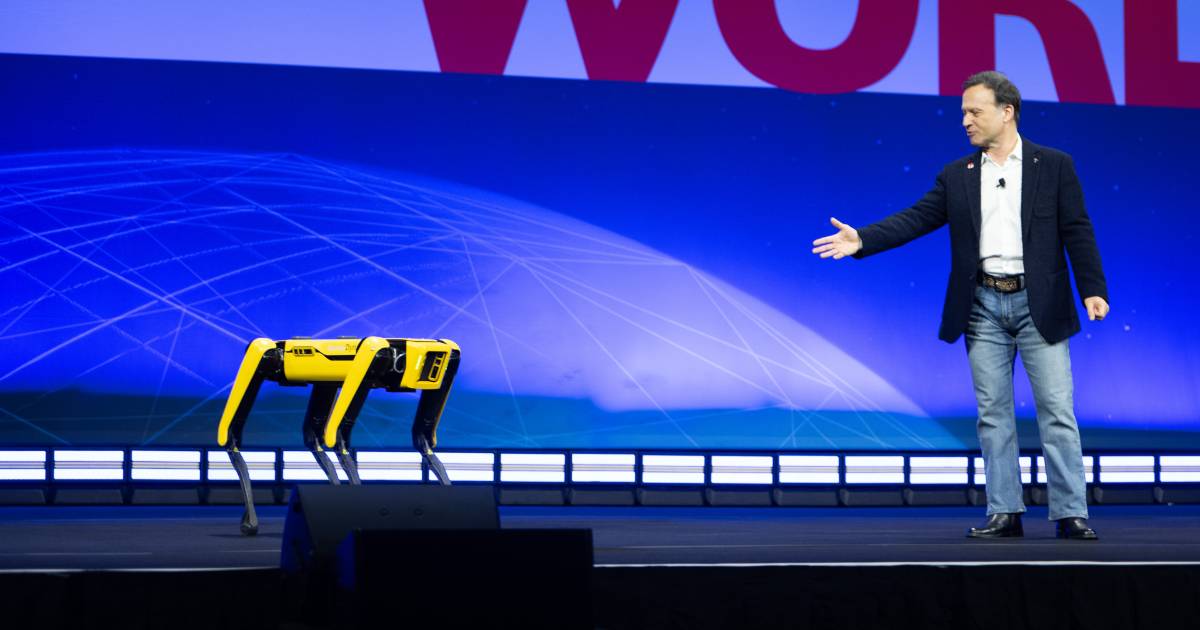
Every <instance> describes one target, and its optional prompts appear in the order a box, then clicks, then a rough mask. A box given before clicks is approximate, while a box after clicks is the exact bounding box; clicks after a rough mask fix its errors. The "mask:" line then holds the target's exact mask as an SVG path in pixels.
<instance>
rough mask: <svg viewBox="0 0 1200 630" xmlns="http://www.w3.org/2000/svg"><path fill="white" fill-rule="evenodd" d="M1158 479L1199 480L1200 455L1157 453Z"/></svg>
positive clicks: (1168, 480) (1178, 481) (1170, 481)
mask: <svg viewBox="0 0 1200 630" xmlns="http://www.w3.org/2000/svg"><path fill="white" fill-rule="evenodd" d="M1158 468H1159V470H1158V480H1159V481H1161V482H1163V483H1188V482H1192V483H1195V482H1200V456H1198V455H1159V456H1158Z"/></svg>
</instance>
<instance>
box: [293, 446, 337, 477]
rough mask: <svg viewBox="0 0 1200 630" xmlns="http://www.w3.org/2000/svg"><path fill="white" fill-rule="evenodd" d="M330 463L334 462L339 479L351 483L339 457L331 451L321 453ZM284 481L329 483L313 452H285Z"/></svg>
mask: <svg viewBox="0 0 1200 630" xmlns="http://www.w3.org/2000/svg"><path fill="white" fill-rule="evenodd" d="M321 453H322V454H323V455H324V456H325V457H328V458H329V461H331V462H333V467H334V470H336V471H337V476H338V479H340V480H342V481H349V479H350V478H349V477H347V476H346V471H344V470H342V465H341V463H339V462H338V460H337V457H336V456H335V455H334V454H333V453H332V452H330V451H322V452H321ZM283 480H284V481H328V480H329V478H328V477H326V476H325V471H323V470H321V467H320V466H318V465H317V458H316V456H315V455H314V454H313V452H312V451H284V452H283Z"/></svg>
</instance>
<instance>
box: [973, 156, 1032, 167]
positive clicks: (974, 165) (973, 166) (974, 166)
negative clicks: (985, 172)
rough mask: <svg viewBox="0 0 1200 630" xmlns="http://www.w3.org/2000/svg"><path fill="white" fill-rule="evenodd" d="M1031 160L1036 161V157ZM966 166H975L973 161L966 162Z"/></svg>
mask: <svg viewBox="0 0 1200 630" xmlns="http://www.w3.org/2000/svg"><path fill="white" fill-rule="evenodd" d="M1033 161H1034V162H1036V161H1037V158H1033ZM967 168H975V163H974V162H967Z"/></svg>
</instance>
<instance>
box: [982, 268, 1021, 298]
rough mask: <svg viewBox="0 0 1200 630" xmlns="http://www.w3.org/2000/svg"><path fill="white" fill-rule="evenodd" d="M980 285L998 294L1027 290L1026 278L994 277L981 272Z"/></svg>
mask: <svg viewBox="0 0 1200 630" xmlns="http://www.w3.org/2000/svg"><path fill="white" fill-rule="evenodd" d="M979 284H982V285H983V286H985V287H988V288H989V289H995V290H996V292H997V293H1016V292H1017V291H1020V290H1021V289H1024V288H1025V276H1024V275H1020V276H993V275H989V274H986V273H983V272H982V271H981V272H979Z"/></svg>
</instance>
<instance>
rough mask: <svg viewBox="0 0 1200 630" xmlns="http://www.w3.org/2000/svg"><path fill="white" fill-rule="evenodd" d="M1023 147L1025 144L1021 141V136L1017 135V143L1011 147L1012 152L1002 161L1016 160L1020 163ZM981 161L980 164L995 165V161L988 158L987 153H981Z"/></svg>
mask: <svg viewBox="0 0 1200 630" xmlns="http://www.w3.org/2000/svg"><path fill="white" fill-rule="evenodd" d="M1024 147H1025V143H1024V142H1023V141H1022V140H1021V134H1017V143H1016V144H1014V145H1013V149H1012V152H1011V153H1009V154H1008V157H1007V158H1005V159H1004V161H1005V162H1007V161H1008V160H1016V161H1018V162H1020V161H1021V155H1023V152H1024ZM981 161H982V162H992V163H993V164H994V163H995V160H993V159H992V158H990V157H988V154H987V151H984V152H983V158H982V159H981Z"/></svg>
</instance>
